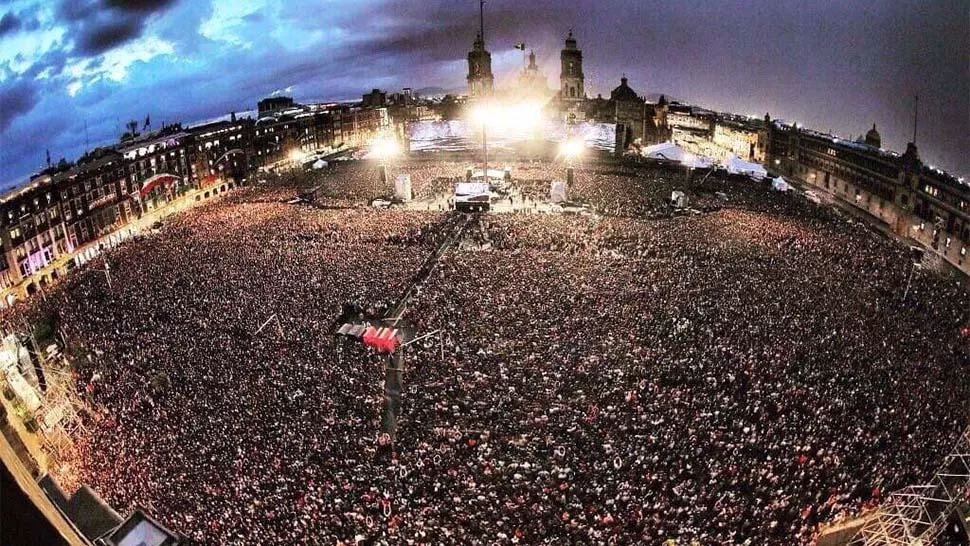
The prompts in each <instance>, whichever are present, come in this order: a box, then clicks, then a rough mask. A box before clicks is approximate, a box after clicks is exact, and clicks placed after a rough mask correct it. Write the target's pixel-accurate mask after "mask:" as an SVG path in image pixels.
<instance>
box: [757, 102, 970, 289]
mask: <svg viewBox="0 0 970 546" xmlns="http://www.w3.org/2000/svg"><path fill="white" fill-rule="evenodd" d="M765 122H766V128H767V131H766V132H767V148H766V149H767V166H768V167H770V168H771V169H772V170H774V171H776V172H778V173H780V174H782V175H784V176H785V177H786V178H791V179H794V180H797V181H799V182H802V183H803V184H806V185H808V186H811V187H813V188H815V189H816V190H817V191H820V192H823V193H825V194H828V195H831V196H832V197H833V198H835V199H838V200H840V201H841V202H843V203H846V204H848V205H850V206H851V207H853V208H854V209H855V210H858V211H860V212H862V213H865V214H867V215H869V216H870V217H871V218H872V219H873V220H874V221H875V222H876V223H878V224H881V225H883V226H884V228H885V229H886V230H889V231H892V232H894V233H896V234H897V235H900V236H902V237H909V238H912V239H915V240H917V241H919V242H921V243H923V244H924V245H926V246H927V247H929V248H932V249H933V250H935V251H936V252H937V253H939V254H940V255H941V256H942V257H943V258H945V259H946V260H947V261H949V262H950V263H952V264H953V265H955V266H956V267H958V268H960V269H962V270H963V271H964V272H966V273H968V274H970V259H968V257H967V253H968V251H970V186H968V185H967V184H966V183H965V182H964V181H962V180H959V179H957V178H954V177H953V176H951V175H949V174H947V173H945V172H943V171H940V170H938V169H935V168H933V167H928V166H926V165H924V164H923V163H922V161H921V160H920V158H919V152H918V150H917V148H916V145H915V144H913V143H909V145H907V148H906V152H905V153H904V154H902V155H900V154H897V153H895V152H889V151H885V150H883V149H881V148H879V147H877V146H875V144H876V143H881V138H880V137H879V134H878V132H877V131H876V130H875V127H873V129H872V130H871V131H870V132H869V134H868V135H866V140H867V141H868V143H867V142H865V141H864V142H857V141H852V140H844V139H840V138H838V137H835V136H832V135H827V134H824V133H819V132H816V131H811V130H807V129H804V128H801V127H798V126H797V125H795V124H791V125H788V124H784V123H780V122H778V121H772V120H771V118H770V117H769V116H767V115H766V116H765Z"/></svg>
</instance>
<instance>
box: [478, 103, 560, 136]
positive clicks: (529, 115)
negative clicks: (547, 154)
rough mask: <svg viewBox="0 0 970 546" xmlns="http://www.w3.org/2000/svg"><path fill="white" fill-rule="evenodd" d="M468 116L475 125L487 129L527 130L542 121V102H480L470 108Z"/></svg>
mask: <svg viewBox="0 0 970 546" xmlns="http://www.w3.org/2000/svg"><path fill="white" fill-rule="evenodd" d="M470 118H471V121H472V123H474V124H475V125H476V126H479V127H480V126H482V125H484V126H485V127H486V128H487V129H489V130H499V131H505V130H512V131H528V130H532V129H535V128H536V127H538V126H539V125H540V124H541V123H542V103H541V102H537V101H521V102H513V103H504V102H487V103H482V104H478V105H476V106H474V107H473V108H472V109H471V112H470Z"/></svg>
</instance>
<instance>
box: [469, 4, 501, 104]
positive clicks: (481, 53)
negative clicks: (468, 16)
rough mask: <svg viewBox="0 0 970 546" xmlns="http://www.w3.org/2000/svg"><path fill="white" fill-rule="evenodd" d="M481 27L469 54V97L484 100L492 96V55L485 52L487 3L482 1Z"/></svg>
mask: <svg viewBox="0 0 970 546" xmlns="http://www.w3.org/2000/svg"><path fill="white" fill-rule="evenodd" d="M480 9H481V11H480V13H481V23H480V24H481V27H480V30H479V32H478V36H476V37H475V45H474V46H473V47H472V50H471V51H469V52H468V96H469V97H471V98H483V97H488V96H489V95H491V94H492V87H493V85H494V84H495V77H494V76H492V54H491V53H489V52H488V51H486V50H485V2H484V0H482V1H481V4H480Z"/></svg>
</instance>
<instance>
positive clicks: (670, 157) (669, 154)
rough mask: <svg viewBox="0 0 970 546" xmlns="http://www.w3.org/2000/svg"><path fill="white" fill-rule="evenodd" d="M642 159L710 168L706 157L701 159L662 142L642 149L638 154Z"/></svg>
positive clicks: (697, 167) (676, 146)
mask: <svg viewBox="0 0 970 546" xmlns="http://www.w3.org/2000/svg"><path fill="white" fill-rule="evenodd" d="M640 153H641V154H642V155H643V156H644V157H649V158H650V159H665V160H667V161H677V162H678V163H680V164H681V165H684V166H687V167H693V168H695V169H705V168H707V167H710V166H711V161H710V160H709V159H707V158H706V157H701V156H698V155H695V154H692V153H690V152H688V151H687V150H685V149H683V148H681V147H680V146H678V145H676V144H674V143H673V142H662V143H660V144H654V145H652V146H647V147H646V148H643V150H641V152H640Z"/></svg>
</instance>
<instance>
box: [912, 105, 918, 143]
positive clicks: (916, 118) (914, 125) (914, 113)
mask: <svg viewBox="0 0 970 546" xmlns="http://www.w3.org/2000/svg"><path fill="white" fill-rule="evenodd" d="M918 121H919V95H916V100H915V101H914V104H913V144H916V124H917V122H918Z"/></svg>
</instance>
